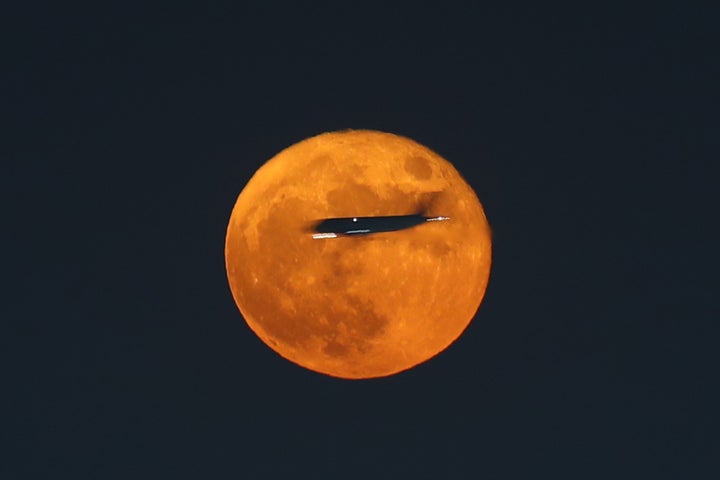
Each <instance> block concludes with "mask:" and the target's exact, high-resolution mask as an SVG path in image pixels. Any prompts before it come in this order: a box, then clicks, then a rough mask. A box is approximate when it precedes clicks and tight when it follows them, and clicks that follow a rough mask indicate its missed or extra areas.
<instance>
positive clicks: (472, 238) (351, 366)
mask: <svg viewBox="0 0 720 480" xmlns="http://www.w3.org/2000/svg"><path fill="white" fill-rule="evenodd" d="M419 212H421V213H422V215H425V216H431V217H434V216H447V217H450V218H449V220H447V221H438V222H427V223H423V224H421V225H417V226H414V227H411V228H405V229H401V230H397V231H391V232H381V233H372V234H367V235H353V236H339V237H337V238H315V237H313V235H312V225H314V224H317V222H318V221H321V220H323V219H329V218H337V217H374V216H390V215H410V214H418V213H419ZM490 260H491V239H490V228H489V226H488V222H487V220H486V217H485V214H484V212H483V208H482V206H481V205H480V202H479V201H478V198H477V196H476V195H475V192H474V191H473V189H472V188H471V187H470V186H469V185H468V184H467V183H466V182H465V180H463V178H462V177H461V176H460V174H459V173H458V172H457V170H456V169H455V168H454V167H453V166H452V165H451V164H450V163H449V162H448V161H446V160H445V159H443V158H442V157H441V156H440V155H438V154H437V153H435V152H433V151H432V150H430V149H429V148H427V147H424V146H422V145H420V144H418V143H416V142H415V141H413V140H410V139H408V138H405V137H401V136H398V135H394V134H390V133H384V132H378V131H370V130H347V131H340V132H331V133H324V134H321V135H317V136H315V137H312V138H308V139H306V140H303V141H301V142H299V143H297V144H295V145H292V146H290V147H288V148H286V149H285V150H283V151H282V152H280V153H278V154H277V155H276V156H275V157H274V158H272V159H271V160H269V161H268V162H267V163H265V164H264V165H263V166H262V167H260V169H259V170H258V171H257V172H256V173H255V175H254V176H253V177H252V178H251V179H250V181H249V182H248V184H247V185H246V186H245V188H244V189H243V190H242V192H241V193H240V195H239V197H238V199H237V202H236V203H235V206H234V208H233V210H232V214H231V216H230V222H229V225H228V229H227V236H226V243H225V262H226V268H227V276H228V281H229V284H230V289H231V291H232V294H233V297H234V299H235V302H236V304H237V306H238V308H239V309H240V312H241V313H242V316H243V317H244V318H245V321H246V322H247V324H248V326H249V327H250V328H251V329H252V331H253V332H255V334H256V335H257V336H258V337H259V338H260V339H261V340H262V341H263V342H264V343H265V344H267V345H268V346H269V347H270V348H272V349H273V350H275V351H276V352H277V353H278V354H280V355H281V356H283V357H284V358H286V359H288V360H290V361H292V362H294V363H296V364H298V365H301V366H303V367H305V368H308V369H310V370H314V371H316V372H320V373H323V374H326V375H330V376H334V377H340V378H348V379H361V378H374V377H383V376H388V375H392V374H395V373H398V372H401V371H403V370H407V369H409V368H412V367H414V366H416V365H418V364H420V363H422V362H424V361H426V360H428V359H430V358H431V357H433V356H435V355H437V354H438V353H440V352H441V351H443V350H444V349H446V348H447V347H448V346H449V345H450V344H451V343H453V342H454V341H455V340H456V339H457V338H458V337H459V336H460V335H461V334H462V332H463V331H464V330H465V328H466V327H467V326H468V324H469V323H470V321H471V320H472V319H473V317H474V316H475V314H476V312H477V310H478V307H479V306H480V303H481V301H482V299H483V296H484V294H485V289H486V286H487V283H488V278H489V275H490V263H491V262H490Z"/></svg>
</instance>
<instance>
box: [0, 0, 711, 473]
mask: <svg viewBox="0 0 720 480" xmlns="http://www.w3.org/2000/svg"><path fill="white" fill-rule="evenodd" d="M106 3H107V2H96V3H95V4H94V6H93V5H88V6H84V7H82V8H71V7H69V6H68V5H67V4H66V3H65V2H55V6H53V7H48V6H43V5H42V4H34V5H28V6H26V7H23V9H22V10H20V9H16V10H15V11H13V12H7V14H4V15H3V16H2V17H3V19H2V20H1V22H2V23H3V28H2V29H0V31H2V33H0V40H1V41H2V45H3V47H2V48H3V51H4V53H3V56H2V58H3V61H2V66H1V67H0V72H1V76H0V119H1V121H2V124H0V126H1V127H2V129H1V130H2V134H1V135H0V149H1V150H0V155H1V159H2V163H1V166H0V185H1V186H2V196H3V202H2V211H3V218H4V222H3V228H2V245H3V248H2V250H1V252H2V253H1V254H0V255H1V258H2V276H3V277H4V278H5V281H4V282H3V283H5V287H4V294H3V299H2V302H1V303H0V360H1V362H2V363H0V365H2V367H0V374H1V376H0V381H1V383H0V385H1V387H0V388H1V389H2V390H0V393H1V395H0V397H1V398H2V399H1V400H0V406H1V407H2V409H1V410H0V412H1V414H2V415H1V416H0V439H1V440H3V442H4V444H5V447H3V449H2V454H0V478H1V479H3V480H15V479H36V478H37V479H48V478H51V479H66V478H67V479H74V480H77V479H130V478H143V479H144V478H148V479H155V478H172V479H186V478H187V479H202V478H208V479H226V478H228V479H230V478H233V479H255V478H258V479H261V478H273V479H274V478H282V479H284V478H333V479H335V478H337V479H341V478H342V479H345V478H348V479H356V478H357V479H371V478H393V479H399V478H448V479H455V478H478V479H480V478H492V479H508V478H511V479H512V478H572V479H587V478H602V479H608V478H630V479H637V478H678V479H700V478H720V477H719V476H718V475H720V434H719V431H720V414H719V413H718V405H720V395H718V387H719V385H718V368H717V367H718V365H720V362H718V346H717V345H718V342H717V339H718V326H717V321H718V318H720V315H719V314H718V309H717V285H718V284H717V268H716V265H715V263H716V261H717V243H716V241H715V239H714V238H713V237H715V236H716V232H715V230H716V224H717V213H716V211H715V210H714V209H713V207H715V206H717V204H714V197H715V196H716V190H717V188H718V187H717V180H716V179H714V178H713V176H716V175H717V173H718V156H717V153H713V152H717V147H718V143H720V142H719V140H718V139H719V138H720V123H719V122H718V115H717V114H718V110H719V108H718V103H719V102H718V100H720V99H719V98H718V97H719V96H720V95H718V91H720V90H718V85H719V84H720V82H719V81H718V80H717V78H712V77H713V76H716V77H717V74H718V73H720V68H718V54H717V44H715V45H714V43H715V41H716V40H717V39H715V38H713V36H715V32H714V31H716V30H717V28H718V27H717V25H718V18H720V15H718V13H719V12H718V10H717V9H714V10H710V9H708V8H705V9H692V8H691V7H688V6H676V7H674V8H663V7H660V6H658V5H654V6H652V7H650V8H647V9H637V10H632V9H631V8H623V9H618V10H610V9H606V8H597V9H590V8H588V7H587V6H585V2H580V3H581V4H582V5H583V6H581V7H579V6H576V7H574V8H571V9H566V8H563V9H552V8H549V7H547V6H542V2H536V3H537V6H534V7H531V8H510V7H507V8H502V9H497V8H490V7H468V6H465V7H462V8H456V7H451V6H449V5H448V4H447V2H437V3H438V6H437V7H434V8H427V9H424V8H420V7H418V6H415V7H412V9H407V8H400V7H394V6H388V5H385V6H381V5H372V4H370V3H368V2H364V3H357V4H355V5H354V6H350V4H349V3H347V2H340V1H336V2H313V6H307V5H306V6H298V7H293V8H289V9H288V7H287V6H286V5H285V3H284V2H263V3H264V4H265V6H263V7H246V6H242V4H244V3H245V2H227V3H223V4H218V3H213V4H212V5H208V4H206V3H200V2H198V3H197V5H195V6H193V7H184V6H178V5H177V4H174V5H172V6H166V7H162V8H161V7H149V6H146V5H140V4H139V5H131V4H129V3H127V2H116V3H118V6H116V7H108V6H107V5H106ZM298 3H300V2H298ZM303 3H310V2H303ZM467 3H468V4H469V3H470V2H467ZM661 3H663V4H664V3H665V2H661ZM676 3H677V5H680V4H681V2H676ZM346 128H368V129H376V130H382V131H387V132H392V133H396V134H400V135H404V136H407V137H410V138H412V139H414V140H416V141H418V142H419V143H422V144H424V145H426V146H428V147H430V148H431V149H433V150H435V151H437V152H438V153H440V154H441V155H442V156H443V157H445V158H446V159H448V160H449V161H450V162H452V163H453V164H454V165H455V166H456V168H457V169H458V170H459V171H460V172H461V173H462V175H463V176H464V177H465V179H466V180H467V181H468V183H469V184H470V185H472V187H473V188H474V189H475V191H476V193H477V194H478V197H479V198H480V200H481V202H482V203H483V206H484V208H485V211H486V214H487V216H488V219H489V222H490V225H491V227H492V230H493V239H494V245H493V246H494V252H493V270H492V274H491V277H490V283H489V287H488V291H487V294H486V297H485V300H484V302H483V304H482V305H481V307H480V309H479V311H478V313H477V315H476V317H475V319H474V321H473V322H472V323H471V324H470V326H469V327H468V329H467V330H466V332H465V333H464V334H463V336H461V337H460V339H459V340H458V341H457V342H456V343H455V344H453V345H452V346H451V347H450V348H449V349H448V350H446V351H445V352H443V353H441V354H440V355H439V356H437V357H436V358H434V359H433V360H431V361H429V362H427V363H425V364H422V365H420V366H418V367H417V368H415V369H412V370H410V371H407V372H404V373H401V374H399V375H396V376H392V377H388V378H383V379H375V380H369V381H348V380H340V379H336V378H331V377H327V376H323V375H320V374H316V373H314V372H311V371H308V370H305V369H303V368H301V367H298V366H296V365H295V364H292V363H290V362H288V361H286V360H284V359H282V358H281V357H279V356H278V355H277V354H275V353H274V352H273V351H272V350H270V349H269V348H268V347H266V346H265V345H264V344H263V343H262V342H261V341H260V340H259V339H258V338H257V337H256V336H255V335H254V334H253V333H252V332H251V331H250V329H249V328H248V327H247V326H246V324H245V322H244V320H243V319H242V317H241V315H240V313H239V311H238V309H237V307H236V306H235V303H234V301H233V299H232V296H231V294H230V290H229V287H228V284H227V279H226V276H225V264H224V240H225V229H226V226H227V222H228V219H229V216H230V212H231V210H232V207H233V205H234V202H235V199H236V198H237V195H238V194H239V192H240V190H241V189H242V188H243V186H244V185H245V184H246V182H247V181H248V180H249V179H250V177H251V176H252V174H253V173H254V172H255V170H257V169H258V168H259V167H260V166H261V165H262V164H263V163H264V162H265V161H267V160H268V159H270V158H271V157H272V156H273V155H275V154H276V153H277V152H279V151H280V150H282V149H283V148H285V147H287V146H289V145H291V144H293V143H295V142H298V141H300V140H302V139H304V138H307V137H309V136H313V135H316V134H319V133H322V132H326V131H332V130H339V129H346ZM278 268H279V269H282V268H286V267H285V266H283V265H278ZM459 281H461V279H459Z"/></svg>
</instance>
